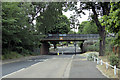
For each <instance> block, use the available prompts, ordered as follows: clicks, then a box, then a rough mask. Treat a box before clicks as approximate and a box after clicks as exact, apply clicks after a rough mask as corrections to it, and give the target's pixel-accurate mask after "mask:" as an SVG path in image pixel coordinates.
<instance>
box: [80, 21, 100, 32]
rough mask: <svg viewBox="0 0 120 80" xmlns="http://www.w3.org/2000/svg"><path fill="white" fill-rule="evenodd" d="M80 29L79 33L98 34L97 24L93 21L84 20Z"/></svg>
mask: <svg viewBox="0 0 120 80" xmlns="http://www.w3.org/2000/svg"><path fill="white" fill-rule="evenodd" d="M78 30H79V31H78V33H79V34H98V30H97V26H96V24H95V23H94V22H93V21H83V22H82V23H81V24H80V25H79V28H78Z"/></svg>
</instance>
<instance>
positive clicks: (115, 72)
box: [114, 65, 116, 75]
mask: <svg viewBox="0 0 120 80" xmlns="http://www.w3.org/2000/svg"><path fill="white" fill-rule="evenodd" d="M114 75H116V65H115V66H114Z"/></svg>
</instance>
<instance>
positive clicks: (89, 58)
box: [87, 53, 98, 61]
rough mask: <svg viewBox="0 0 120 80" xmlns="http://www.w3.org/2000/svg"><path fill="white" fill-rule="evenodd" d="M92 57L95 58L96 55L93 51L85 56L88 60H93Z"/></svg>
mask: <svg viewBox="0 0 120 80" xmlns="http://www.w3.org/2000/svg"><path fill="white" fill-rule="evenodd" d="M93 57H95V58H97V57H98V55H97V54H95V53H89V54H88V56H87V60H89V61H93V60H94V58H93Z"/></svg>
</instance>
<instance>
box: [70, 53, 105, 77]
mask: <svg viewBox="0 0 120 80" xmlns="http://www.w3.org/2000/svg"><path fill="white" fill-rule="evenodd" d="M69 78H106V77H105V76H104V75H102V74H101V72H100V71H99V70H98V69H97V68H96V63H94V62H92V61H87V60H86V59H85V57H82V56H80V55H76V56H74V58H73V61H72V66H71V70H70V75H69Z"/></svg>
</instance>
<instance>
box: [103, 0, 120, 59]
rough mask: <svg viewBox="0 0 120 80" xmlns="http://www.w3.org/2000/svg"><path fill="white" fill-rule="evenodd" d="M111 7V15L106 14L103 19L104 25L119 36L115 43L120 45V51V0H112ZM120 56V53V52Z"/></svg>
mask: <svg viewBox="0 0 120 80" xmlns="http://www.w3.org/2000/svg"><path fill="white" fill-rule="evenodd" d="M110 5H111V9H110V13H109V16H106V15H104V16H103V17H102V20H104V22H103V23H102V25H106V26H107V27H106V30H107V31H108V32H110V33H115V34H116V36H117V38H116V40H115V44H116V45H118V46H119V53H120V1H119V2H111V3H110ZM119 58H120V54H119Z"/></svg>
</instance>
